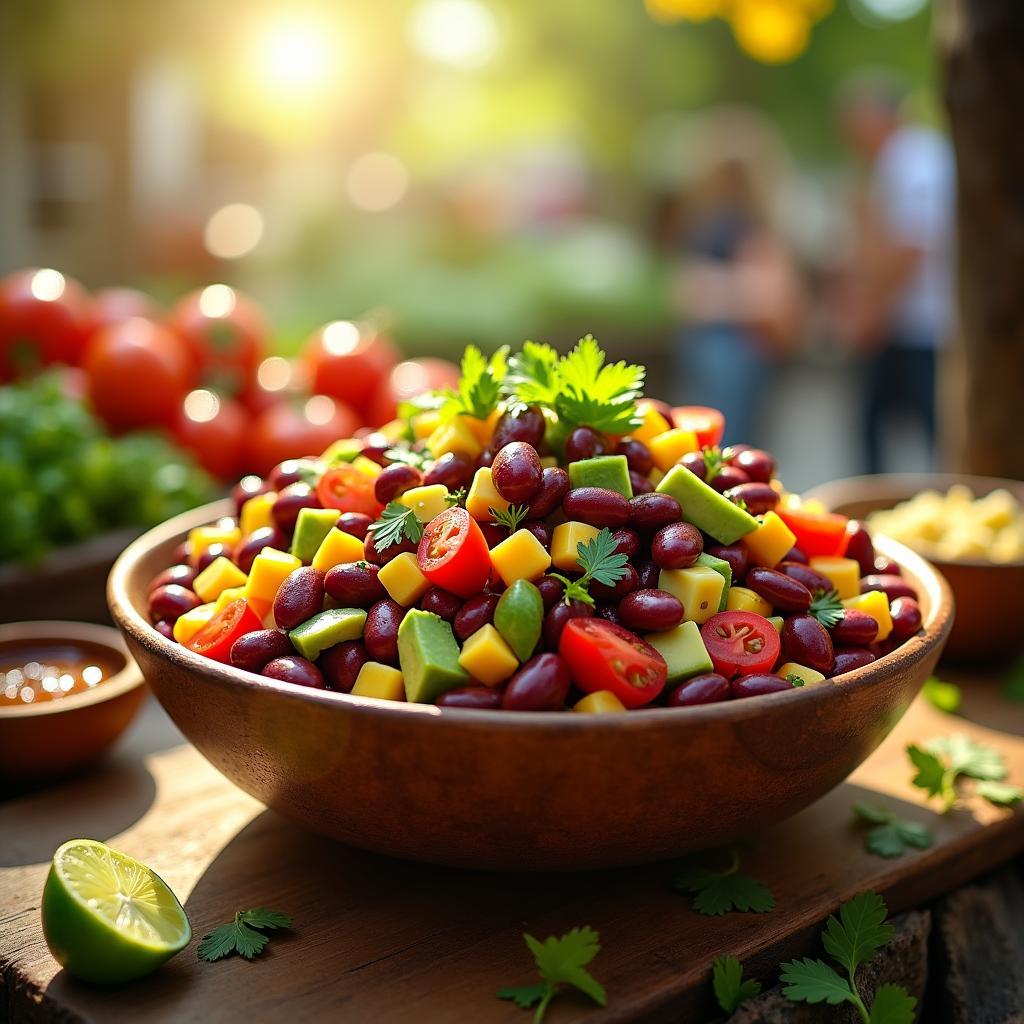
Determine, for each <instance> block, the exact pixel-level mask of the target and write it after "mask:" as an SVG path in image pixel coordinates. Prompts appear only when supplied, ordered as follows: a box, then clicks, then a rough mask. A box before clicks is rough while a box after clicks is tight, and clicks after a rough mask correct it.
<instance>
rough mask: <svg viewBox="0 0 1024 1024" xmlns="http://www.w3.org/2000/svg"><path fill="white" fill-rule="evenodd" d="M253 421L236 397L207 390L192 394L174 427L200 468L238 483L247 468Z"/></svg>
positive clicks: (180, 442)
mask: <svg viewBox="0 0 1024 1024" xmlns="http://www.w3.org/2000/svg"><path fill="white" fill-rule="evenodd" d="M250 429H251V420H250V419H249V416H248V414H247V413H246V411H245V409H244V408H243V407H242V406H241V405H240V404H239V403H238V402H236V401H235V400H234V399H233V398H229V397H228V396H227V395H221V394H217V392H215V391H209V390H207V389H205V388H199V389H197V390H195V391H190V392H189V393H188V394H187V395H186V396H185V398H184V400H183V401H182V402H181V404H180V406H179V409H178V415H177V417H176V418H175V421H174V424H173V426H172V428H171V433H172V434H173V436H174V439H175V440H176V441H177V442H178V444H180V445H181V446H182V447H183V448H187V449H189V451H191V452H192V453H193V454H194V455H195V457H196V461H197V462H198V463H199V465H200V466H202V467H203V469H205V470H206V471H207V472H208V473H210V474H212V475H213V476H216V477H219V478H220V479H221V480H237V479H238V477H239V476H241V475H242V472H243V471H244V469H245V466H246V452H247V445H248V436H249V432H250Z"/></svg>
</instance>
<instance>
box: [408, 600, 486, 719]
mask: <svg viewBox="0 0 1024 1024" xmlns="http://www.w3.org/2000/svg"><path fill="white" fill-rule="evenodd" d="M398 662H399V664H400V665H401V666H402V676H403V678H404V679H405V698H406V700H408V701H411V702H413V703H416V704H433V702H434V701H435V700H437V698H438V697H440V696H441V694H442V693H445V692H446V691H447V690H451V689H452V688H453V687H456V686H465V685H466V684H467V683H468V682H469V673H468V672H467V671H466V670H465V669H464V668H463V667H462V666H461V665H460V664H459V645H458V643H457V642H456V640H455V634H454V633H453V632H452V627H451V625H450V624H449V623H447V622H445V620H444V619H442V618H441V617H440V616H439V615H434V613H433V612H425V611H422V610H420V609H418V608H414V609H412V610H411V611H409V612H406V615H405V618H404V619H402V624H401V625H400V626H399V627H398Z"/></svg>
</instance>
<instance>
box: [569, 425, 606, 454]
mask: <svg viewBox="0 0 1024 1024" xmlns="http://www.w3.org/2000/svg"><path fill="white" fill-rule="evenodd" d="M607 450H608V446H607V444H606V442H605V439H604V437H603V436H602V435H601V434H599V433H598V432H597V431H596V430H593V429H592V428H590V427H577V428H576V429H575V430H573V431H571V432H570V434H569V436H568V437H567V438H566V439H565V461H566V462H579V461H580V460H581V459H592V458H594V456H595V455H604V453H605V452H606V451H607Z"/></svg>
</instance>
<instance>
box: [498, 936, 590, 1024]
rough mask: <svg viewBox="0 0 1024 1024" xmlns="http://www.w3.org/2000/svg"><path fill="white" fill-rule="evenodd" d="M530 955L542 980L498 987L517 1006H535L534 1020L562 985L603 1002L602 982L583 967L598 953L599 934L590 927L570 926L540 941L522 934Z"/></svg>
mask: <svg viewBox="0 0 1024 1024" xmlns="http://www.w3.org/2000/svg"><path fill="white" fill-rule="evenodd" d="M523 938H524V939H525V940H526V945H527V946H529V948H530V952H531V953H532V954H533V959H534V960H536V962H537V970H538V971H540V976H541V977H542V978H543V979H544V980H543V981H540V982H537V983H535V984H533V985H515V986H509V987H506V988H502V989H499V990H498V998H499V999H511V1000H513V1001H514V1002H515V1004H516V1006H519V1007H522V1009H524V1010H528V1009H529V1008H530V1007H531V1006H534V1005H536V1006H537V1012H536V1013H535V1014H534V1016H533V1024H540V1022H541V1021H542V1020H543V1019H544V1014H545V1013H546V1012H547V1009H548V1004H549V1003H550V1002H551V1000H552V999H554V997H555V996H556V995H557V994H558V992H559V991H560V988H559V986H561V985H572V986H573V988H577V989H579V990H580V991H581V992H583V993H585V994H586V995H588V996H590V998H591V999H593V1000H594V1002H595V1003H597V1005H598V1006H605V1005H607V1003H608V997H607V995H606V994H605V991H604V987H603V986H602V985H601V983H600V982H599V981H598V980H597V979H596V978H595V977H594V976H593V975H592V974H591V973H590V972H589V971H588V970H586V966H587V964H589V963H590V961H591V960H593V959H594V957H595V956H597V954H598V952H599V951H600V949H601V946H600V945H599V941H598V940H599V939H600V935H598V933H597V932H595V931H594V930H593V928H589V927H583V928H573V930H572V931H571V932H566V934H565V935H563V936H562V937H561V938H560V939H556V938H555V937H554V936H553V935H552V936H550V937H549V938H547V939H545V940H544V941H543V942H539V941H538V940H537V939H535V938H534V937H533V936H532V935H524V936H523Z"/></svg>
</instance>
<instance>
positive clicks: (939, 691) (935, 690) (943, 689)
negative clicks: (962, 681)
mask: <svg viewBox="0 0 1024 1024" xmlns="http://www.w3.org/2000/svg"><path fill="white" fill-rule="evenodd" d="M921 692H922V693H923V694H924V696H925V700H927V701H928V703H929V704H931V705H932V706H933V707H936V708H938V709H939V710H940V711H945V712H946V713H947V714H950V715H951V714H953V713H954V712H955V711H956V710H957V709H958V708H959V707H960V698H961V694H960V687H959V686H956V685H954V684H953V683H946V682H943V680H941V679H938V678H936V677H935V676H930V677H929V678H928V679H926V680H925V681H924V686H923V687H922V688H921Z"/></svg>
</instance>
